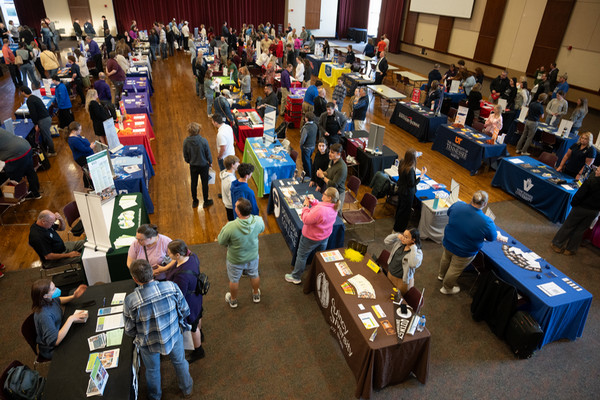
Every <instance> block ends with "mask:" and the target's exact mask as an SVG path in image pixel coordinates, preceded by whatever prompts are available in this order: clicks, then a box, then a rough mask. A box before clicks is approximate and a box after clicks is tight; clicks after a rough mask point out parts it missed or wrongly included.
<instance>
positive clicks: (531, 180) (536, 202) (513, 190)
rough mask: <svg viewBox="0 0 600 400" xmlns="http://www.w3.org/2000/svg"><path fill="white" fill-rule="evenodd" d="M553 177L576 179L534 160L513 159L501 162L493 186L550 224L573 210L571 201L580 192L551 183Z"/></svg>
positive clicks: (564, 217)
mask: <svg viewBox="0 0 600 400" xmlns="http://www.w3.org/2000/svg"><path fill="white" fill-rule="evenodd" d="M551 178H558V179H564V180H565V181H566V182H567V183H572V182H575V179H574V178H572V177H570V176H568V175H566V174H563V173H561V172H557V171H556V170H555V169H554V168H551V167H548V166H547V165H546V164H544V163H542V162H540V161H538V160H535V159H533V158H531V157H528V156H520V157H510V158H504V159H503V160H502V161H500V165H499V166H498V170H497V171H496V174H495V175H494V179H492V186H495V187H500V188H502V189H503V190H504V191H505V192H507V193H509V194H512V195H513V196H515V197H516V198H518V199H520V200H522V201H524V202H525V203H526V204H529V205H530V206H531V207H533V208H535V209H536V210H538V211H539V212H541V213H542V214H544V215H545V216H546V217H547V218H548V219H549V220H550V221H552V222H554V223H556V222H561V223H562V222H564V221H565V219H566V218H567V215H569V212H570V211H571V200H572V199H573V196H574V195H575V192H577V189H574V188H572V187H570V186H568V185H567V187H568V189H567V187H565V186H562V185H559V184H556V183H553V182H551V181H549V179H551Z"/></svg>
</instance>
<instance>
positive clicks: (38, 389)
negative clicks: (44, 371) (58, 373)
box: [4, 365, 46, 400]
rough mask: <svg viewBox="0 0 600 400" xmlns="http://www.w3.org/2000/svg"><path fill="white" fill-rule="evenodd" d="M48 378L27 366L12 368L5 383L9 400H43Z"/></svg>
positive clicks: (5, 391) (5, 390)
mask: <svg viewBox="0 0 600 400" xmlns="http://www.w3.org/2000/svg"><path fill="white" fill-rule="evenodd" d="M45 384H46V378H44V377H43V376H40V374H39V373H38V372H37V371H33V370H32V369H30V368H29V367H28V366H26V365H20V366H18V367H14V368H11V369H10V371H8V374H7V376H6V381H5V382H4V393H6V394H7V395H8V398H9V399H31V400H34V399H41V398H42V393H43V392H44V386H45Z"/></svg>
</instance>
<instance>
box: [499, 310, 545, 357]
mask: <svg viewBox="0 0 600 400" xmlns="http://www.w3.org/2000/svg"><path fill="white" fill-rule="evenodd" d="M543 336H544V332H543V331H542V328H540V324H538V323H537V321H536V320H535V319H533V317H532V316H531V314H529V313H527V312H525V311H517V312H516V313H515V314H514V315H513V316H512V318H511V319H510V322H509V323H508V327H507V328H506V336H505V337H506V342H507V343H508V344H509V346H510V349H511V350H512V352H513V353H514V355H515V356H517V357H518V358H521V359H523V358H530V357H531V356H532V355H533V353H534V352H535V351H536V350H537V348H538V345H539V344H540V341H541V340H542V337H543Z"/></svg>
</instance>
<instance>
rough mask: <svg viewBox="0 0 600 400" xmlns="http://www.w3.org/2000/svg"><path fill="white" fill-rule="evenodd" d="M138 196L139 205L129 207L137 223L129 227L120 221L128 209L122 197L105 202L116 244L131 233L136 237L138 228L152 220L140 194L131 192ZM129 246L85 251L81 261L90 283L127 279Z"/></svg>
mask: <svg viewBox="0 0 600 400" xmlns="http://www.w3.org/2000/svg"><path fill="white" fill-rule="evenodd" d="M130 194H132V195H133V194H135V195H136V197H137V198H136V203H137V206H135V207H132V208H129V209H128V210H133V211H134V212H135V216H134V220H133V222H134V224H133V226H132V227H131V228H129V229H121V228H120V227H119V224H118V218H119V215H120V214H121V213H122V212H123V211H125V210H123V209H122V208H121V207H120V206H119V198H120V197H121V195H119V196H117V197H116V199H112V200H110V201H107V202H106V203H104V204H103V205H102V215H103V216H104V221H105V223H106V226H107V229H108V231H109V234H110V242H111V243H114V242H115V240H117V238H119V236H121V235H131V236H134V237H135V234H136V231H137V228H138V227H139V226H140V225H142V224H147V223H149V222H150V219H149V218H148V213H147V212H146V206H145V205H144V201H143V199H142V195H141V193H130ZM128 251H129V246H126V247H122V248H120V249H116V250H114V251H111V252H109V253H105V252H103V251H94V250H92V249H89V248H87V247H86V248H85V249H84V250H83V254H82V255H81V261H82V263H83V269H84V271H85V276H86V278H87V281H88V284H89V285H94V284H96V283H98V282H104V283H108V282H115V281H121V280H124V279H130V275H129V269H128V268H127V252H128Z"/></svg>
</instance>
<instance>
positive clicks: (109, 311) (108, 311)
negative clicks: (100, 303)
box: [98, 306, 123, 317]
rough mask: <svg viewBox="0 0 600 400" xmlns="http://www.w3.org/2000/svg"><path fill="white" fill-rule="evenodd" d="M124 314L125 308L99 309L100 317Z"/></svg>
mask: <svg viewBox="0 0 600 400" xmlns="http://www.w3.org/2000/svg"><path fill="white" fill-rule="evenodd" d="M122 312H123V306H114V307H105V308H100V309H98V316H99V317H101V316H103V315H109V314H118V313H122Z"/></svg>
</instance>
